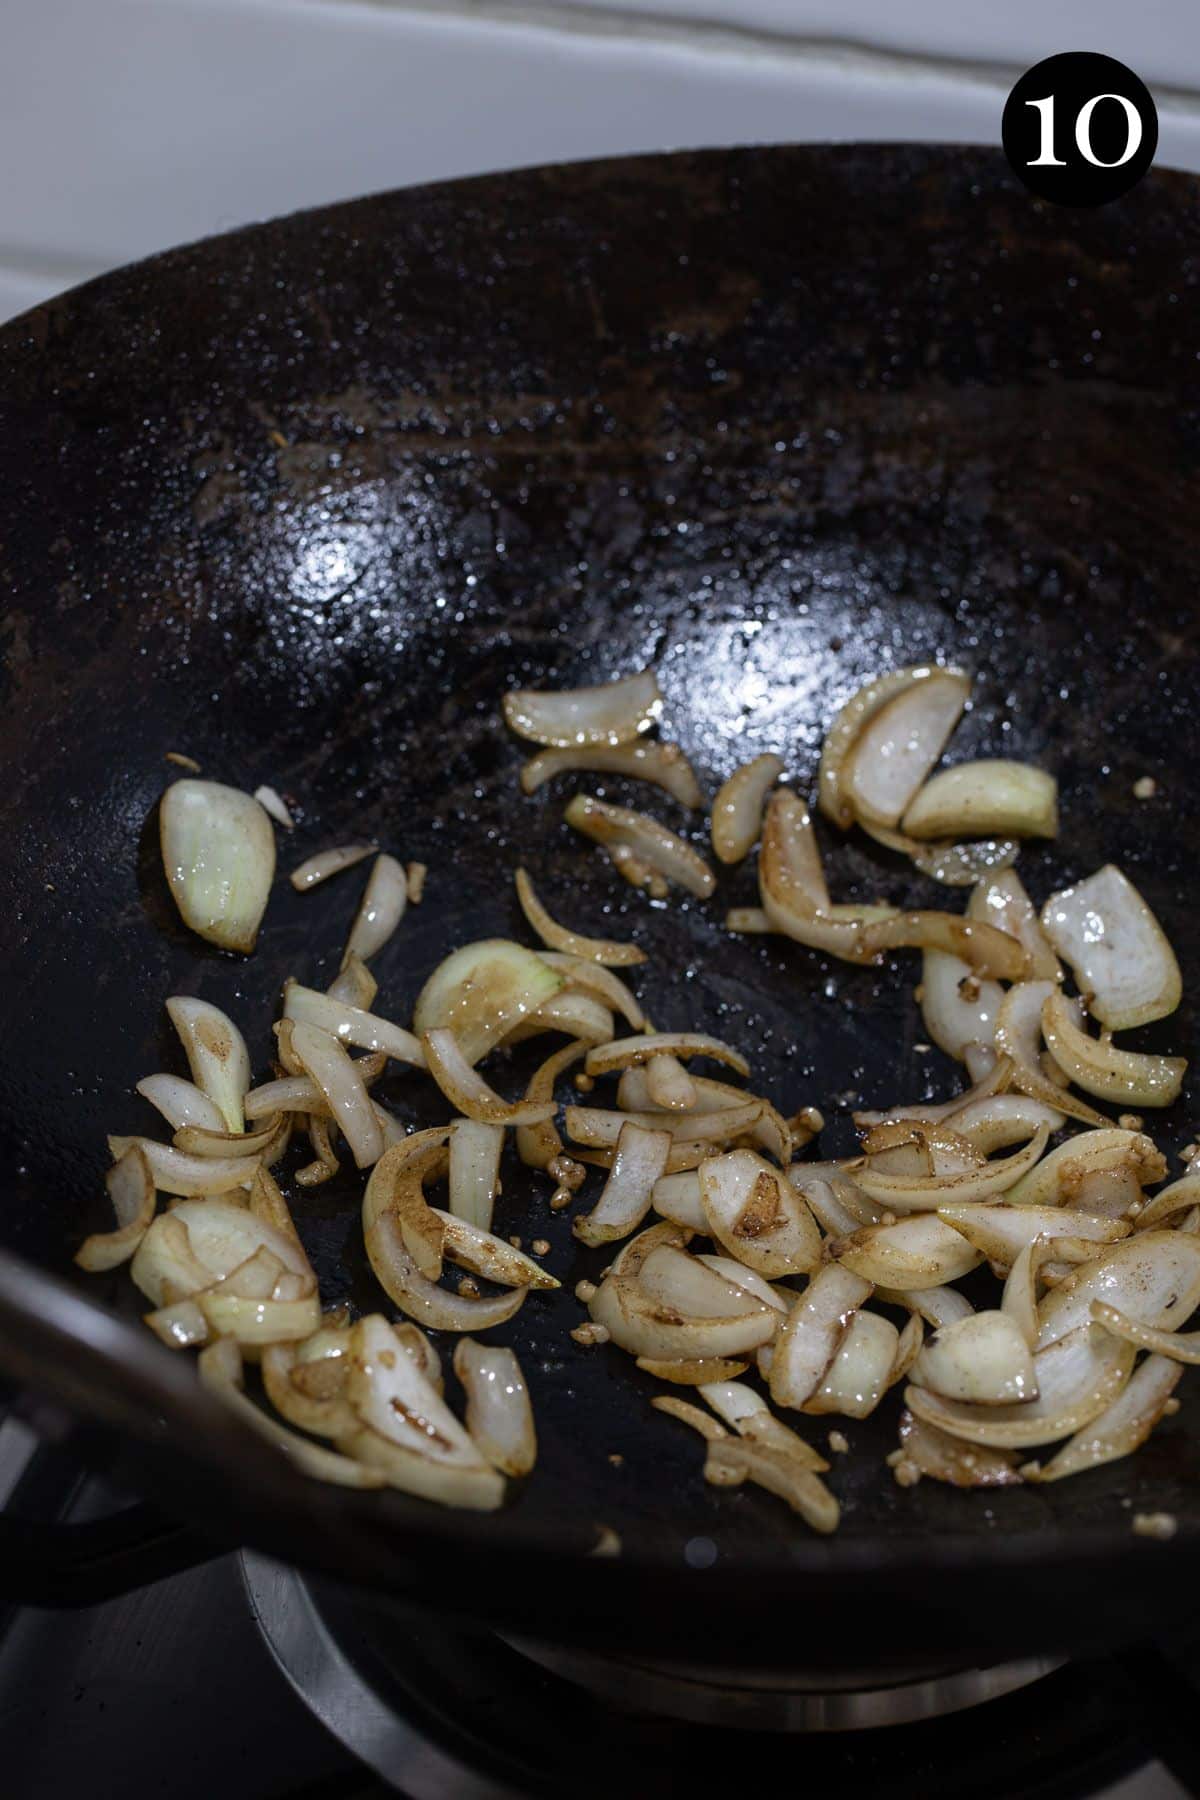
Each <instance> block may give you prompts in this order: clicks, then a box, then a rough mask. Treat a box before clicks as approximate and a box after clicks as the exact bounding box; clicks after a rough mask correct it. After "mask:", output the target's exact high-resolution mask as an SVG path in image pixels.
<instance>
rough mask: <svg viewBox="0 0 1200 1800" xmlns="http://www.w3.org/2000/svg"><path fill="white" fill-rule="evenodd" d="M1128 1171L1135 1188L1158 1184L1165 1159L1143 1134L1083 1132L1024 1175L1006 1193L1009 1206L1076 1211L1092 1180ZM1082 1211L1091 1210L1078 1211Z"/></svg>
mask: <svg viewBox="0 0 1200 1800" xmlns="http://www.w3.org/2000/svg"><path fill="white" fill-rule="evenodd" d="M1120 1169H1130V1170H1131V1171H1132V1172H1133V1173H1134V1174H1135V1175H1136V1177H1137V1180H1138V1182H1139V1183H1143V1182H1145V1183H1147V1184H1150V1183H1153V1182H1156V1181H1161V1180H1162V1178H1163V1176H1164V1175H1165V1174H1166V1172H1167V1163H1166V1158H1165V1157H1164V1156H1162V1155H1161V1154H1160V1152H1159V1151H1158V1150H1156V1149H1155V1147H1154V1143H1153V1141H1152V1140H1151V1139H1150V1138H1148V1137H1147V1136H1146V1135H1145V1133H1144V1132H1141V1131H1127V1130H1125V1128H1124V1127H1123V1126H1117V1125H1108V1126H1105V1127H1104V1129H1103V1130H1099V1131H1081V1132H1079V1133H1077V1135H1076V1136H1075V1137H1071V1138H1068V1139H1067V1141H1066V1143H1065V1144H1059V1145H1058V1146H1057V1147H1056V1148H1055V1149H1053V1150H1051V1152H1050V1154H1049V1156H1046V1157H1044V1158H1043V1159H1042V1161H1041V1162H1040V1163H1039V1164H1038V1165H1037V1167H1036V1169H1033V1170H1032V1171H1031V1172H1030V1173H1029V1174H1028V1175H1025V1176H1022V1178H1021V1180H1020V1181H1019V1182H1018V1183H1017V1184H1016V1186H1015V1187H1013V1188H1011V1189H1010V1190H1009V1194H1008V1203H1009V1205H1010V1206H1058V1205H1066V1206H1074V1205H1076V1204H1077V1203H1078V1202H1077V1195H1078V1194H1079V1192H1080V1189H1081V1187H1082V1185H1083V1183H1084V1182H1085V1181H1086V1179H1087V1177H1088V1176H1090V1175H1096V1174H1100V1173H1103V1172H1111V1171H1114V1170H1120ZM1081 1210H1082V1211H1084V1212H1086V1211H1088V1210H1089V1209H1088V1208H1087V1207H1082V1208H1081Z"/></svg>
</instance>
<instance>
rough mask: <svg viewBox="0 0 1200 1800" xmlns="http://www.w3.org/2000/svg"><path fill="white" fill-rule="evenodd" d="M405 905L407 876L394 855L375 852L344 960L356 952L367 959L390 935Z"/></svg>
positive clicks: (406, 903)
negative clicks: (377, 854)
mask: <svg viewBox="0 0 1200 1800" xmlns="http://www.w3.org/2000/svg"><path fill="white" fill-rule="evenodd" d="M407 906H408V878H407V876H406V875H405V873H404V870H403V868H402V867H401V866H400V864H399V863H398V862H397V861H396V859H395V857H394V856H377V857H376V858H375V861H374V863H373V864H372V867H371V873H370V875H369V876H368V878H367V886H366V891H365V892H364V894H363V897H362V900H361V901H360V903H359V908H358V912H357V914H356V915H355V919H354V923H353V925H352V926H351V927H350V936H349V938H348V939H347V940H346V950H345V956H344V957H343V961H344V960H345V959H346V958H347V957H351V956H358V957H361V958H362V960H363V961H364V962H367V961H368V960H369V959H370V958H371V957H372V956H375V955H377V954H378V952H379V951H380V950H382V949H383V946H384V945H385V944H386V943H387V941H388V939H389V938H390V937H391V936H392V933H393V932H394V931H395V929H396V927H397V926H398V925H399V923H400V921H401V919H402V918H403V917H404V914H405V910H406V908H407Z"/></svg>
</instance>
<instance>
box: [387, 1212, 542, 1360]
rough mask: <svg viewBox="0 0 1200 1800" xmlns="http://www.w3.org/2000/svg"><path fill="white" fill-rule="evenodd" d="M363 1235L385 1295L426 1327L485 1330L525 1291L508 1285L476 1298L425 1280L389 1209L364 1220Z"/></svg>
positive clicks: (505, 1315)
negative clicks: (481, 1297)
mask: <svg viewBox="0 0 1200 1800" xmlns="http://www.w3.org/2000/svg"><path fill="white" fill-rule="evenodd" d="M363 1235H364V1237H365V1239H366V1245H367V1256H368V1258H369V1259H370V1263H371V1267H372V1269H373V1270H374V1271H375V1278H376V1280H377V1281H378V1282H379V1285H380V1286H381V1287H382V1288H383V1291H384V1293H385V1294H386V1295H387V1297H388V1299H389V1300H391V1301H392V1302H393V1304H394V1305H396V1306H398V1307H399V1308H400V1311H401V1312H402V1313H407V1315H408V1317H409V1318H410V1319H415V1320H416V1322H417V1323H418V1324H419V1325H422V1326H424V1327H425V1328H426V1329H428V1330H430V1331H487V1330H488V1329H489V1327H491V1326H493V1325H503V1324H504V1322H505V1320H506V1319H511V1318H512V1316H513V1314H514V1313H515V1312H517V1311H518V1310H519V1308H520V1307H521V1305H522V1304H523V1302H524V1299H525V1296H526V1294H527V1293H528V1292H529V1289H528V1287H514V1288H510V1289H509V1290H508V1292H507V1293H504V1294H497V1295H495V1296H494V1297H493V1298H491V1299H486V1300H483V1299H480V1300H476V1299H468V1298H467V1297H466V1296H465V1295H463V1294H452V1293H450V1292H449V1290H448V1289H447V1288H443V1287H439V1286H438V1285H437V1283H436V1282H434V1281H429V1280H427V1279H426V1277H425V1276H424V1275H422V1274H421V1272H420V1270H419V1269H418V1268H417V1265H416V1263H415V1262H414V1261H413V1259H412V1257H411V1256H410V1254H409V1252H408V1251H407V1250H406V1248H405V1246H404V1241H403V1239H402V1238H401V1236H400V1227H399V1224H398V1222H397V1219H396V1216H395V1214H394V1213H391V1212H381V1213H380V1214H379V1215H378V1217H376V1218H374V1219H372V1220H370V1221H369V1222H364V1229H363Z"/></svg>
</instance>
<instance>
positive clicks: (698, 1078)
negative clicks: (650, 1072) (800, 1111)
mask: <svg viewBox="0 0 1200 1800" xmlns="http://www.w3.org/2000/svg"><path fill="white" fill-rule="evenodd" d="M691 1080H692V1086H693V1087H694V1088H695V1090H696V1101H695V1107H694V1109H693V1111H694V1112H695V1113H704V1112H733V1111H734V1110H735V1109H736V1110H741V1109H742V1108H744V1107H745V1106H747V1105H748V1104H751V1102H752V1097H751V1096H750V1095H748V1094H746V1093H745V1092H744V1090H743V1089H742V1088H735V1087H731V1086H730V1085H729V1083H728V1082H724V1081H710V1080H709V1079H708V1078H707V1077H706V1076H702V1075H693V1076H692V1078H691ZM617 1104H618V1106H620V1107H621V1108H622V1109H623V1110H624V1111H625V1112H634V1113H638V1112H655V1111H665V1112H668V1114H669V1115H670V1114H674V1112H675V1110H676V1109H675V1108H673V1107H672V1108H662V1107H659V1106H658V1105H657V1103H656V1102H655V1100H654V1099H653V1097H652V1095H651V1093H650V1084H649V1080H648V1077H647V1074H646V1071H645V1070H643V1069H639V1068H637V1067H636V1066H635V1067H633V1068H629V1069H626V1070H625V1073H624V1074H623V1075H622V1076H621V1080H620V1084H619V1085H618V1087H617ZM753 1104H756V1105H757V1106H758V1108H759V1115H758V1118H757V1119H756V1120H755V1122H754V1123H753V1124H752V1125H751V1126H750V1127H749V1129H748V1131H747V1134H746V1135H747V1136H748V1137H751V1138H753V1140H754V1142H755V1143H756V1144H759V1145H761V1147H762V1148H763V1149H764V1150H769V1151H770V1153H771V1155H772V1156H773V1157H774V1158H775V1160H776V1161H777V1162H778V1163H780V1164H782V1165H784V1166H785V1167H786V1165H787V1164H788V1163H789V1162H790V1161H791V1160H792V1151H793V1149H794V1148H795V1144H794V1139H793V1133H792V1129H791V1127H790V1125H789V1124H788V1122H787V1120H786V1119H785V1118H783V1117H782V1116H781V1115H780V1113H779V1112H778V1111H777V1110H776V1108H775V1107H773V1106H772V1105H771V1103H770V1101H769V1100H763V1099H761V1098H759V1097H758V1096H753Z"/></svg>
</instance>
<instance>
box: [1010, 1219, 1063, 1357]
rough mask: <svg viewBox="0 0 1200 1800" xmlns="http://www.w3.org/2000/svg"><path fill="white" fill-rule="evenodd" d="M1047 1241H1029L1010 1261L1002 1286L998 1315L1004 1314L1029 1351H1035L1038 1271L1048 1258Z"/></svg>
mask: <svg viewBox="0 0 1200 1800" xmlns="http://www.w3.org/2000/svg"><path fill="white" fill-rule="evenodd" d="M1050 1242H1051V1240H1050V1239H1048V1238H1041V1237H1037V1238H1031V1239H1030V1241H1029V1242H1028V1243H1027V1244H1024V1245H1022V1247H1021V1249H1020V1250H1018V1252H1017V1254H1016V1256H1015V1258H1014V1259H1013V1264H1012V1267H1011V1268H1010V1269H1009V1271H1008V1275H1007V1276H1006V1277H1005V1282H1004V1294H1003V1297H1002V1299H1001V1301H1000V1310H1001V1312H1004V1313H1007V1314H1008V1316H1009V1318H1010V1319H1011V1320H1012V1321H1013V1323H1014V1325H1015V1326H1016V1327H1017V1330H1018V1331H1019V1332H1020V1333H1021V1336H1022V1337H1023V1338H1024V1340H1025V1342H1026V1343H1027V1344H1028V1345H1029V1348H1030V1349H1031V1350H1035V1349H1036V1348H1037V1341H1038V1336H1039V1334H1040V1332H1041V1324H1040V1322H1039V1320H1038V1287H1037V1278H1038V1269H1039V1267H1040V1265H1041V1263H1042V1262H1044V1261H1045V1259H1046V1257H1047V1255H1048V1254H1049V1251H1048V1246H1049V1243H1050Z"/></svg>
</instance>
